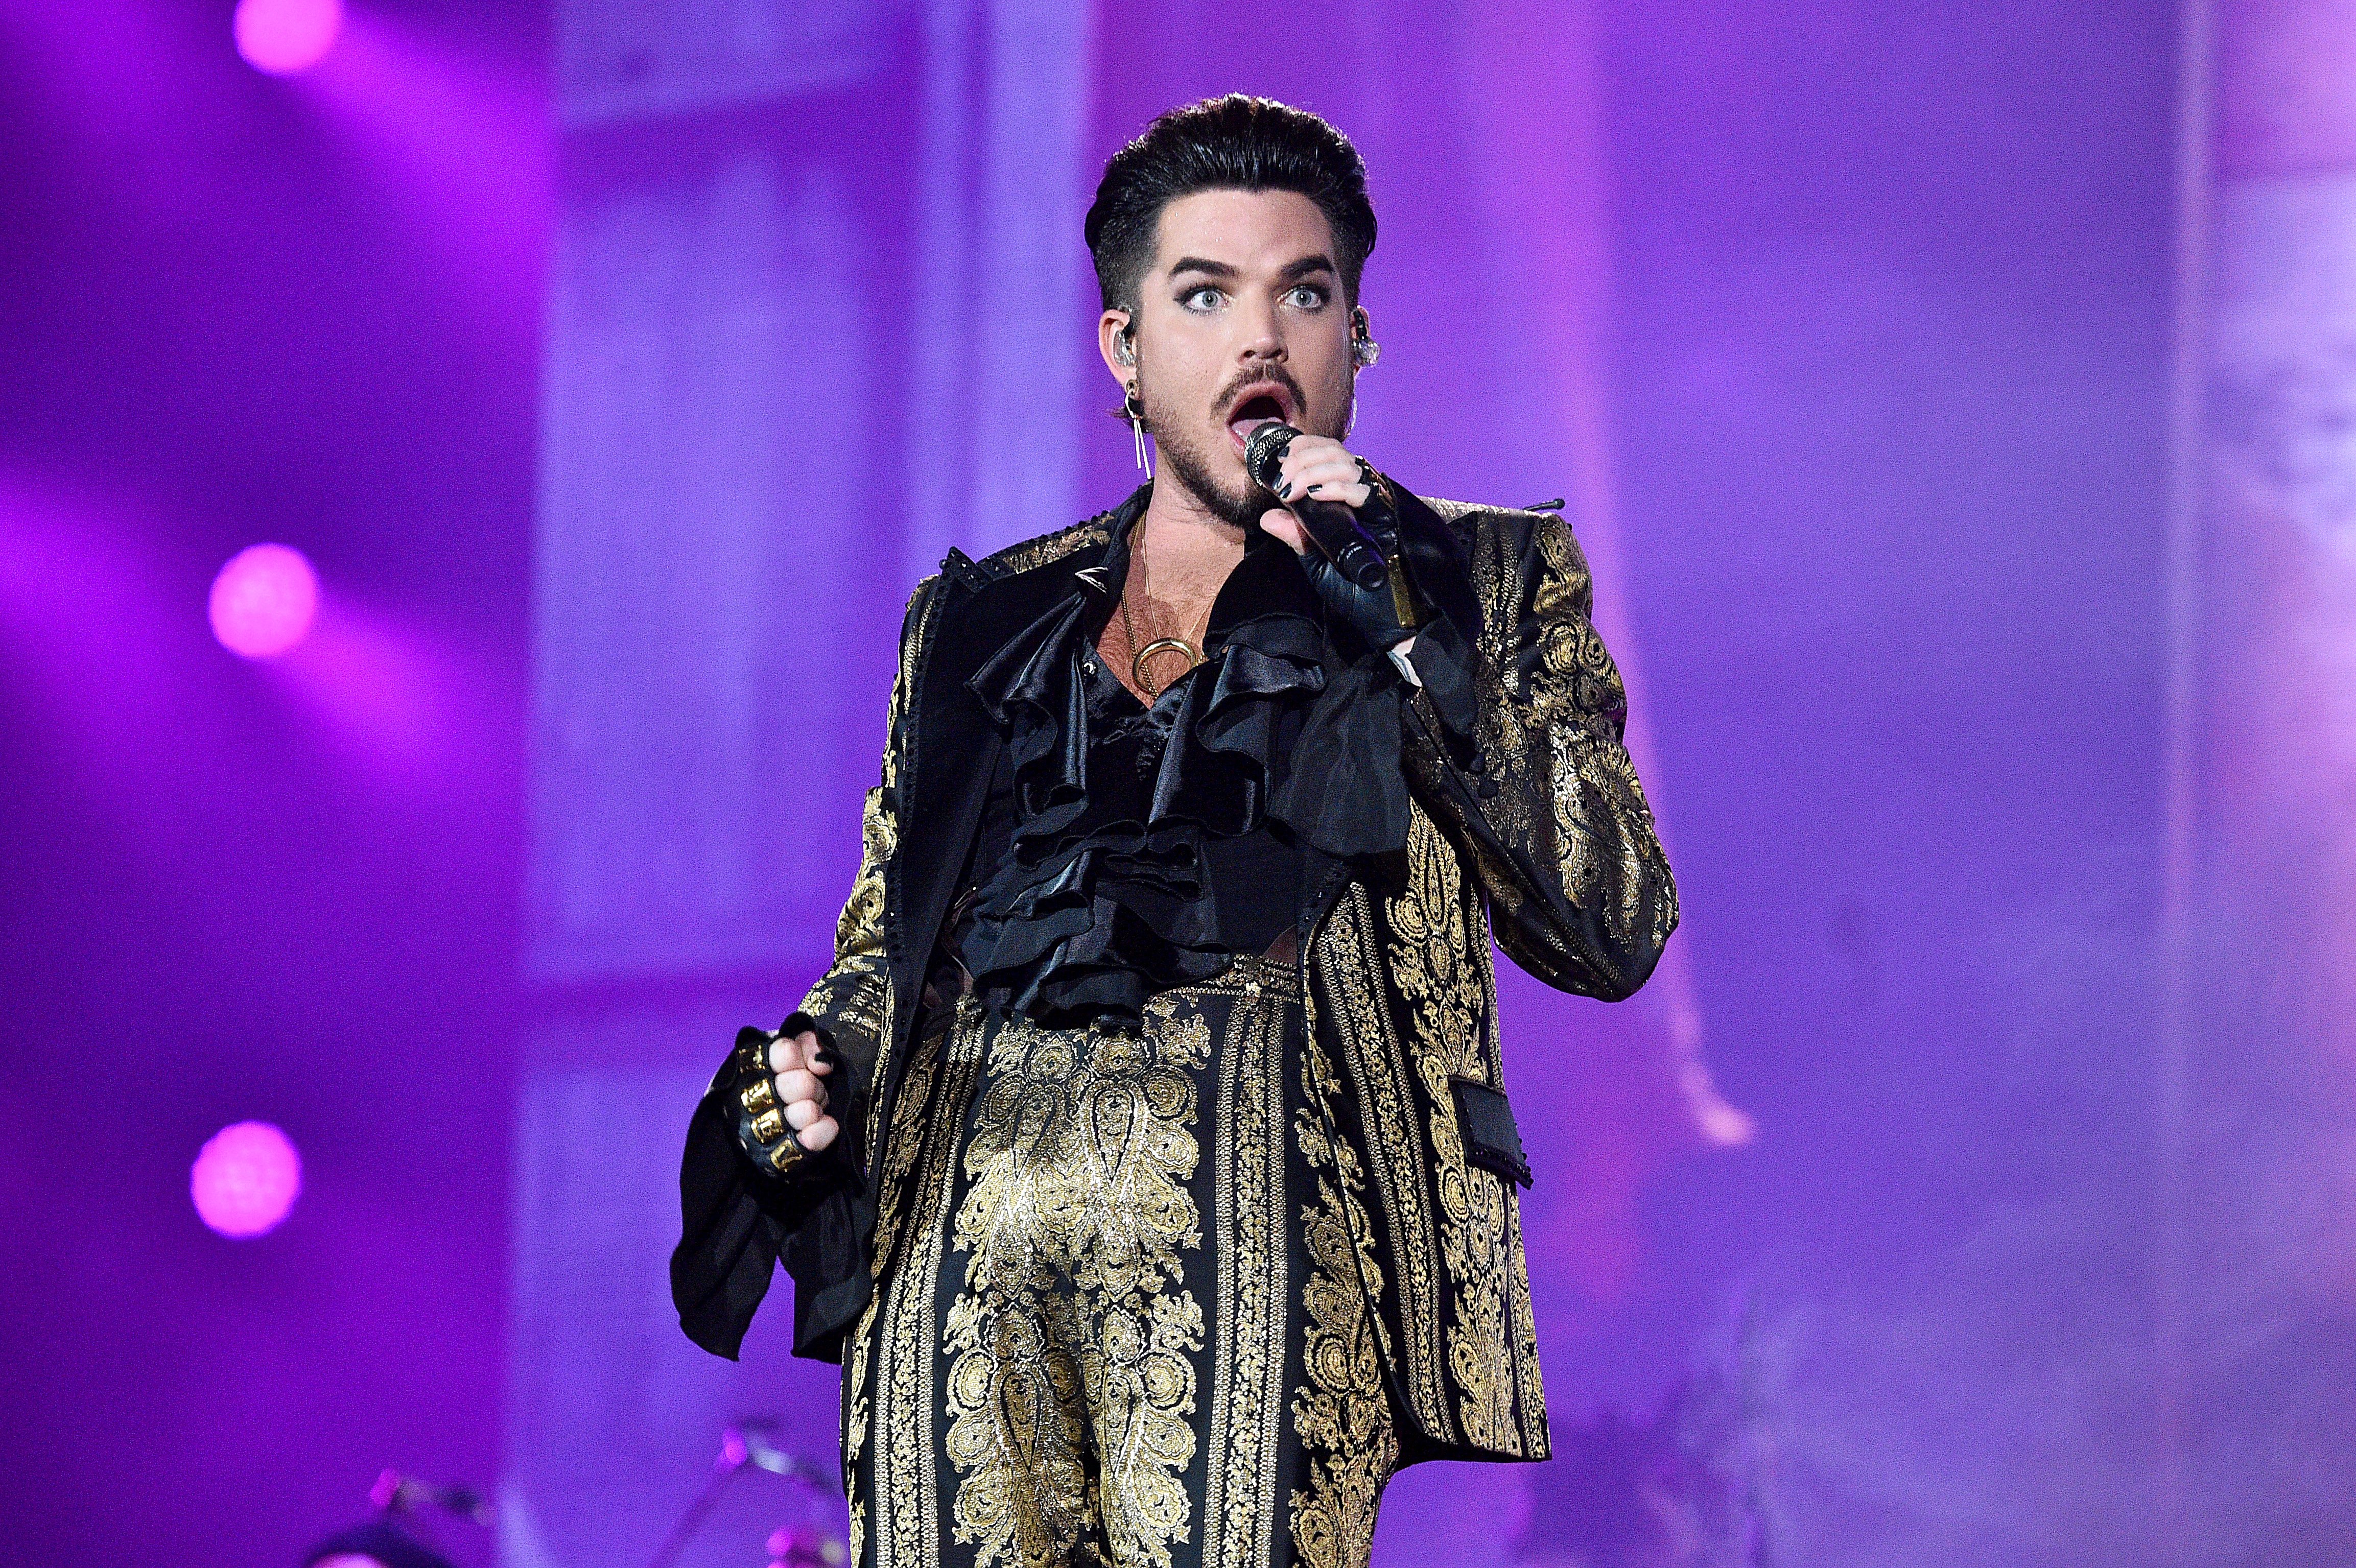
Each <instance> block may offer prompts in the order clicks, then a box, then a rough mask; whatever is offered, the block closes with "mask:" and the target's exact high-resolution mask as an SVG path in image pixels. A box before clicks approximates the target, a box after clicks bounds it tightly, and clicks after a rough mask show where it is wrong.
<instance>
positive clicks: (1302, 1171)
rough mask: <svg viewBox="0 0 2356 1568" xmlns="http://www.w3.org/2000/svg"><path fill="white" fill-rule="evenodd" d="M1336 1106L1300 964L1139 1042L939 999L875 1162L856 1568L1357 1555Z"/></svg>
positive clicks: (1362, 1345) (852, 1374) (1355, 1430)
mask: <svg viewBox="0 0 2356 1568" xmlns="http://www.w3.org/2000/svg"><path fill="white" fill-rule="evenodd" d="M1333 1092H1334V1091H1333V1073H1332V1071H1331V1069H1330V1067H1329V1066H1328V1065H1327V1064H1326V1063H1324V1062H1323V1061H1322V1060H1320V1059H1319V1057H1318V1055H1317V1053H1315V1052H1314V1051H1312V1048H1311V1045H1310V1042H1309V1040H1308V1036H1307V1030H1306V1029H1305V1027H1304V1025H1303V1020H1302V1011H1301V1001H1300V977H1299V974H1298V971H1297V970H1295V969H1292V968H1290V967H1279V966H1277V965H1270V964H1268V963H1266V962H1264V961H1262V960H1258V959H1253V958H1244V959H1239V960H1237V964H1236V965H1235V966H1234V967H1233V968H1231V969H1229V970H1228V971H1227V972H1226V974H1224V975H1222V976H1219V977H1218V978H1217V979H1215V980H1213V981H1211V982H1209V983H1207V984H1205V985H1202V986H1195V987H1184V988H1182V989H1179V990H1174V991H1171V992H1167V993H1165V994H1163V995H1162V996H1161V997H1156V998H1155V999H1154V1001H1153V1002H1152V1003H1151V1006H1150V1007H1149V1008H1148V1009H1147V1011H1146V1015H1145V1019H1144V1020H1143V1024H1142V1027H1141V1029H1139V1030H1138V1031H1137V1032H1134V1033H1127V1032H1123V1033H1114V1032H1108V1031H1098V1030H1090V1029H1041V1028H1038V1027H1037V1026H1035V1025H1033V1024H1031V1023H1028V1022H1025V1021H1023V1020H1020V1019H1016V1020H1012V1021H1006V1020H1001V1019H996V1018H993V1017H991V1016H988V1015H986V1014H984V1013H983V1012H982V1011H981V1010H980V1008H978V1007H976V1006H975V1005H974V1004H973V1003H971V1002H970V1001H969V1002H967V1003H966V1004H964V1005H963V1007H962V1008H961V1010H960V1011H959V1012H958V1016H957V1018H956V1019H955V1021H954V1023H953V1024H952V1025H951V1027H950V1028H949V1029H948V1031H947V1032H946V1033H945V1034H944V1035H941V1036H937V1037H936V1039H935V1040H934V1042H933V1044H932V1045H931V1047H930V1048H929V1050H928V1051H927V1053H926V1055H925V1056H924V1057H923V1058H921V1059H919V1060H917V1061H914V1062H912V1064H911V1071H910V1074H909V1078H908V1093H907V1096H906V1097H905V1099H904V1103H903V1106H902V1110H903V1112H904V1113H905V1114H904V1115H900V1116H898V1117H895V1124H896V1125H895V1126H894V1130H893V1134H892V1136H893V1139H894V1140H895V1142H894V1144H887V1147H886V1158H885V1168H886V1171H887V1179H889V1180H894V1182H895V1183H896V1184H897V1185H899V1186H900V1187H901V1189H902V1190H900V1191H898V1192H896V1193H889V1192H887V1194H886V1195H885V1196H886V1211H887V1213H889V1212H896V1213H898V1214H899V1215H900V1217H901V1218H900V1221H899V1223H898V1224H897V1225H896V1226H894V1227H893V1232H892V1233H891V1234H889V1235H885V1234H881V1233H879V1238H878V1240H879V1247H880V1248H882V1249H883V1254H884V1256H885V1258H886V1260H887V1261H886V1266H885V1269H884V1274H883V1280H882V1288H881V1289H879V1291H878V1292H877V1295H876V1298H875V1305H874V1306H873V1307H872V1308H871V1309H870V1312H869V1315H868V1318H867V1320H866V1321H865V1322H864V1323H862V1325H861V1328H860V1330H859V1332H858V1334H857V1335H856V1336H855V1338H854V1340H853V1343H852V1347H851V1357H850V1359H849V1365H848V1367H847V1368H846V1382H845V1395H846V1402H847V1403H846V1409H845V1417H846V1419H845V1422H844V1441H845V1449H846V1452H845V1458H846V1461H847V1464H846V1470H845V1473H846V1475H847V1476H848V1477H849V1480H850V1484H851V1518H852V1546H853V1552H854V1556H855V1561H856V1562H857V1563H859V1564H860V1568H939V1565H942V1564H957V1565H959V1568H1051V1565H1052V1568H1064V1565H1066V1564H1075V1565H1076V1564H1089V1565H1101V1564H1112V1565H1118V1568H1274V1565H1279V1564H1294V1563H1301V1564H1308V1565H1311V1568H1363V1565H1364V1564H1365V1562H1366V1560H1367V1555H1368V1552H1369V1551H1370V1549H1371V1547H1372V1544H1373V1540H1374V1529H1375V1511H1376V1505H1377V1504H1378V1503H1379V1501H1380V1499H1381V1496H1382V1489H1383V1486H1384V1483H1385V1482H1386V1481H1387V1480H1388V1479H1389V1477H1390V1473H1391V1470H1392V1467H1394V1465H1395V1464H1396V1462H1397V1459H1398V1439H1397V1436H1396V1435H1395V1430H1394V1426H1393V1422H1392V1413H1391V1409H1390V1404H1389V1397H1388V1394H1387V1391H1386V1388H1385V1385H1384V1381H1383V1377H1382V1371H1381V1365H1380V1361H1379V1359H1378V1355H1377V1351H1376V1346H1375V1341H1374V1337H1373V1331H1372V1328H1371V1325H1370V1324H1369V1323H1368V1321H1367V1317H1366V1311H1365V1295H1364V1292H1363V1289H1362V1287H1361V1285H1360V1284H1359V1279H1358V1275H1357V1274H1356V1272H1355V1271H1356V1268H1357V1260H1356V1258H1355V1255H1354V1253H1353V1249H1352V1247H1351V1244H1350V1241H1349V1237H1348V1232H1347V1231H1346V1229H1345V1228H1344V1222H1343V1216H1342V1213H1341V1210H1340V1196H1339V1194H1340V1191H1341V1190H1342V1186H1341V1184H1342V1183H1344V1182H1346V1181H1350V1180H1352V1179H1355V1173H1356V1171H1357V1169H1358V1168H1359V1162H1358V1160H1357V1158H1356V1154H1355V1150H1352V1149H1349V1148H1347V1147H1338V1146H1336V1145H1335V1144H1334V1143H1333V1140H1332V1139H1331V1138H1330V1136H1328V1134H1327V1132H1326V1126H1327V1123H1328V1118H1327V1116H1326V1115H1325V1114H1324V1111H1323V1103H1322V1097H1323V1096H1330V1095H1331V1094H1332V1093H1333ZM906 1099H915V1100H918V1101H921V1102H923V1104H922V1105H921V1107H920V1108H916V1109H912V1108H911V1107H909V1106H908V1104H906V1103H905V1101H906ZM904 1134H905V1136H906V1138H907V1140H908V1141H909V1142H912V1143H913V1144H914V1146H915V1147H907V1144H906V1143H901V1142H898V1141H897V1140H901V1139H902V1138H903V1135H904Z"/></svg>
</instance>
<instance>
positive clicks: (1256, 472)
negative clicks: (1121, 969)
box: [1244, 420, 1301, 490]
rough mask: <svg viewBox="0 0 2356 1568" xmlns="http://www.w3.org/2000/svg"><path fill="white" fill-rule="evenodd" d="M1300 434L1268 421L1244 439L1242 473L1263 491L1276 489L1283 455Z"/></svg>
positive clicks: (1278, 423) (1279, 422) (1281, 424)
mask: <svg viewBox="0 0 2356 1568" xmlns="http://www.w3.org/2000/svg"><path fill="white" fill-rule="evenodd" d="M1300 433H1301V432H1299V431H1297V430H1295V429H1293V428H1292V427H1291V426H1290V425H1289V424H1286V423H1285V422H1284V421H1282V420H1269V421H1268V422H1267V423H1266V424H1263V425H1261V426H1260V427H1259V428H1258V429H1257V430H1255V431H1253V432H1251V434H1249V435H1248V436H1246V437H1245V438H1244V472H1245V473H1247V474H1248V475H1251V476H1252V483H1253V484H1255V485H1258V486H1260V488H1262V489H1264V490H1273V489H1275V488H1276V481H1277V477H1278V475H1280V474H1282V473H1283V472H1284V454H1285V453H1286V451H1287V450H1289V449H1290V447H1291V445H1292V438H1293V437H1294V436H1296V435H1299V434H1300Z"/></svg>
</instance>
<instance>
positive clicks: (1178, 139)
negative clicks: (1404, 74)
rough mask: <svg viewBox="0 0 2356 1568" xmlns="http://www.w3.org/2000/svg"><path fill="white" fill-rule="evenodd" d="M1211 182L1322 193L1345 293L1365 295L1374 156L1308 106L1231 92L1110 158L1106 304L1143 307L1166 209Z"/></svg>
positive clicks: (1155, 127)
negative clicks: (1362, 153) (1370, 160)
mask: <svg viewBox="0 0 2356 1568" xmlns="http://www.w3.org/2000/svg"><path fill="white" fill-rule="evenodd" d="M1204 190H1291V191H1299V192H1300V193H1301V195H1303V196H1305V197H1308V198H1309V199H1310V200H1312V201H1313V202H1315V203H1316V204H1317V205H1318V207H1319V208H1321V209H1323V212H1324V214H1325V219H1326V221H1327V222H1329V223H1331V224H1332V225H1333V244H1334V246H1335V248H1336V249H1337V250H1339V251H1341V254H1340V255H1338V256H1336V257H1334V258H1333V264H1334V265H1335V266H1337V267H1339V268H1341V269H1342V293H1343V297H1344V300H1345V301H1346V302H1347V303H1348V304H1357V302H1358V275H1359V273H1361V272H1364V271H1365V265H1366V257H1367V255H1368V254H1369V253H1370V252H1372V251H1373V250H1374V248H1375V208H1374V204H1373V203H1371V202H1369V201H1368V200H1367V199H1366V164H1365V159H1363V158H1361V157H1359V156H1358V149H1357V148H1355V147H1354V146H1352V145H1351V144H1350V138H1348V137H1347V136H1344V134H1342V133H1341V132H1339V131H1336V130H1335V129H1333V126H1332V125H1330V124H1328V123H1326V122H1325V121H1323V119H1320V118H1319V117H1318V116H1316V115H1314V114H1312V113H1310V112H1308V111H1307V110H1305V109H1295V108H1293V107H1292V106H1291V105H1290V104H1288V103H1279V102H1278V101H1276V100H1274V99H1272V98H1252V97H1249V96H1248V95H1246V94H1244V93H1240V92H1230V93H1228V94H1227V95H1226V97H1225V98H1206V99H1205V100H1204V101H1202V102H1200V103H1189V104H1187V105H1186V106H1185V107H1184V108H1183V109H1173V110H1172V111H1170V112H1168V113H1167V114H1164V115H1162V117H1161V118H1160V119H1158V120H1156V121H1154V122H1153V123H1152V124H1151V125H1148V126H1147V127H1146V128H1145V133H1144V134H1143V135H1141V136H1140V137H1138V139H1137V140H1136V141H1134V142H1131V143H1130V144H1129V145H1128V146H1126V147H1123V148H1122V149H1121V150H1120V151H1119V152H1118V153H1115V154H1114V155H1112V161H1111V162H1109V163H1108V164H1107V165H1105V172H1104V178H1103V179H1102V180H1101V181H1099V182H1098V185H1097V199H1096V202H1095V204H1094V205H1093V206H1091V207H1090V208H1088V221H1087V230H1086V232H1087V240H1088V252H1089V254H1090V255H1092V256H1094V257H1095V258H1096V265H1097V288H1098V292H1099V293H1102V294H1103V296H1104V303H1105V308H1106V309H1108V310H1129V311H1134V310H1135V309H1136V308H1137V304H1138V300H1137V289H1138V283H1139V280H1140V279H1141V278H1142V277H1143V276H1144V273H1145V268H1146V263H1147V262H1148V261H1151V259H1152V255H1153V240H1154V234H1155V231H1156V229H1157V227H1158V226H1159V224H1160V222H1161V219H1162V208H1164V207H1167V206H1168V205H1169V204H1170V203H1172V202H1173V201H1175V200H1177V199H1178V198H1179V197H1184V196H1192V195H1194V193H1195V192H1196V191H1204Z"/></svg>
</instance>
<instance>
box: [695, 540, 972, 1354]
mask: <svg viewBox="0 0 2356 1568" xmlns="http://www.w3.org/2000/svg"><path fill="white" fill-rule="evenodd" d="M933 581H934V580H932V579H927V580H926V583H925V584H923V585H920V586H919V587H918V588H917V590H916V596H915V597H914V598H913V599H911V600H910V601H909V613H908V617H907V620H906V622H905V624H904V625H903V627H902V630H901V641H900V666H899V672H898V675H897V676H896V677H895V678H894V681H893V684H892V701H891V707H890V709H889V714H888V719H887V723H886V728H885V739H884V746H883V777H882V779H881V781H880V782H879V783H878V784H876V786H875V787H874V788H873V789H871V790H869V791H868V792H867V799H866V805H865V807H864V809H863V810H862V813H861V820H860V859H859V874H858V876H857V878H856V879H854V880H853V881H852V882H851V896H850V898H849V899H847V900H846V901H844V903H843V906H842V913H841V918H840V919H839V920H838V921H837V922H836V923H835V938H834V962H833V964H832V965H830V966H829V967H828V969H827V971H826V973H825V974H824V975H823V976H819V981H818V983H817V984H816V985H815V986H812V987H810V989H809V994H808V995H807V996H805V997H803V998H802V1003H801V1006H800V1007H799V1008H797V1009H795V1011H794V1012H793V1013H791V1014H790V1015H788V1016H787V1019H785V1021H784V1022H783V1023H782V1024H781V1025H779V1026H778V1030H777V1032H779V1033H784V1034H798V1033H800V1032H801V1031H802V1030H804V1029H809V1030H811V1031H813V1032H815V1033H816V1034H817V1036H818V1038H819V1044H820V1046H821V1048H822V1049H824V1050H825V1051H828V1052H830V1054H831V1055H832V1057H833V1059H834V1061H835V1070H834V1072H832V1073H830V1075H829V1076H828V1078H827V1081H826V1083H827V1100H828V1106H827V1108H828V1111H829V1114H830V1115H833V1116H834V1118H835V1120H836V1121H837V1122H838V1123H840V1124H841V1128H842V1132H841V1136H839V1137H838V1138H837V1139H836V1140H835V1142H834V1144H833V1145H832V1146H831V1147H830V1148H828V1149H827V1150H826V1152H825V1153H824V1154H822V1155H817V1156H812V1157H809V1158H807V1159H805V1160H803V1161H802V1162H801V1163H800V1164H799V1165H798V1166H797V1167H795V1168H794V1169H793V1171H792V1172H791V1173H790V1174H787V1175H785V1176H778V1175H775V1174H773V1173H771V1172H769V1171H768V1170H766V1169H765V1168H762V1167H760V1166H758V1165H756V1164H755V1162H754V1159H753V1157H752V1156H751V1155H750V1154H749V1153H748V1152H747V1151H746V1149H745V1147H744V1145H743V1144H742V1143H741V1142H740V1141H739V1140H738V1138H737V1136H736V1118H735V1116H734V1114H733V1107H732V1106H731V1105H730V1104H728V1103H727V1098H726V1097H727V1095H728V1094H729V1093H732V1092H733V1091H734V1071H733V1069H732V1067H731V1066H730V1065H729V1064H728V1063H725V1062H723V1065H722V1067H721V1069H720V1072H719V1073H718V1074H717V1075H715V1076H714V1078H713V1079H712V1083H711V1085H710V1086H709V1087H708V1088H707V1089H706V1090H705V1091H704V1093H703V1098H702V1100H701V1102H700V1103H699V1104H697V1106H696V1108H695V1114H694V1115H693V1116H692V1118H691V1120H690V1122H689V1124H688V1136H687V1149H686V1153H685V1156H684V1157H683V1158H682V1159H681V1162H680V1183H679V1185H680V1220H681V1231H680V1243H679V1246H678V1249H677V1250H676V1251H674V1252H673V1253H672V1254H671V1260H670V1282H671V1299H672V1302H673V1305H675V1306H676V1307H678V1309H679V1317H680V1327H681V1328H684V1329H685V1330H686V1331H687V1336H688V1338H689V1339H693V1340H694V1341H695V1342H696V1343H697V1344H699V1345H701V1346H702V1347H703V1348H704V1349H707V1350H710V1351H712V1353H714V1354H715V1355H722V1356H727V1357H730V1358H732V1359H733V1358H734V1356H735V1355H736V1353H737V1350H738V1349H739V1347H740V1346H741V1345H742V1343H743V1341H744V1330H745V1328H747V1327H748V1326H749V1325H750V1324H751V1323H752V1320H753V1314H754V1312H755V1309H756V1308H758V1307H759V1306H760V1305H761V1300H762V1297H763V1296H766V1294H767V1293H768V1288H769V1280H770V1276H771V1275H772V1273H773V1272H774V1270H775V1267H776V1262H777V1259H778V1257H779V1256H780V1255H781V1254H782V1255H784V1256H785V1257H786V1259H787V1265H788V1267H789V1269H790V1270H791V1272H792V1273H793V1275H795V1277H796V1280H797V1282H798V1284H797V1288H796V1299H795V1321H796V1330H795V1349H796V1350H797V1352H798V1353H816V1354H823V1347H822V1346H821V1347H818V1348H817V1349H811V1348H810V1347H809V1345H807V1344H806V1341H809V1340H810V1339H812V1338H813V1335H812V1334H811V1333H808V1332H805V1330H806V1329H809V1328H811V1326H813V1325H817V1324H823V1323H828V1322H830V1321H832V1319H833V1317H835V1316H836V1314H835V1312H834V1310H833V1309H832V1307H831V1306H830V1304H829V1303H828V1302H826V1301H823V1300H819V1299H816V1297H817V1296H820V1295H823V1294H824V1291H825V1290H828V1289H852V1290H857V1289H863V1288H864V1285H865V1278H864V1271H863V1269H862V1268H860V1267H859V1266H858V1257H857V1254H858V1252H859V1249H860V1248H861V1246H862V1239H861V1236H860V1230H861V1222H860V1216H859V1208H858V1204H857V1200H858V1199H859V1197H860V1196H861V1188H862V1181H863V1178H862V1172H863V1171H864V1169H865V1168H866V1160H865V1152H866V1151H865V1138H866V1135H867V1133H868V1131H869V1129H868V1127H867V1106H868V1101H869V1094H870V1091H871V1089H872V1087H873V1083H874V1079H875V1063H876V1057H877V1053H878V1051H879V1050H880V1048H881V1045H882V1042H883V1039H884V1035H885V1030H886V1029H887V1027H888V1026H887V1023H886V1019H888V1017H889V1016H890V1010H891V1007H890V1004H891V982H890V971H889V968H888V965H887V963H886V959H885V952H884V940H883V902H884V888H885V886H886V882H887V879H888V876H889V872H890V869H891V863H892V858H893V856H894V853H896V851H897V849H898V847H899V837H900V833H899V796H898V786H899V775H900V759H901V757H902V755H903V753H904V751H905V733H904V730H905V726H904V721H903V705H904V699H905V692H906V690H907V687H908V677H909V671H910V668H911V663H912V659H913V657H914V655H915V651H916V650H915V647H914V640H915V635H916V634H915V628H916V626H917V625H918V624H919V623H920V621H921V616H920V615H919V613H918V610H919V608H920V607H921V606H922V604H923V603H924V602H925V599H926V594H927V592H928V591H929V590H930V588H931V585H932V582H933ZM732 1054H733V1053H732ZM803 1281H809V1282H812V1283H813V1284H815V1283H818V1282H826V1284H825V1285H824V1288H823V1289H821V1290H818V1291H813V1290H812V1289H811V1287H810V1285H806V1284H802V1283H799V1282H803Z"/></svg>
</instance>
